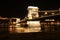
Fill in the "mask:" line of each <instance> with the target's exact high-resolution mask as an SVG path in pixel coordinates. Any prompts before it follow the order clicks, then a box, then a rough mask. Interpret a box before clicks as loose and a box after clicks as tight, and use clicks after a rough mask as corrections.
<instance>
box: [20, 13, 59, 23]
mask: <svg viewBox="0 0 60 40" xmlns="http://www.w3.org/2000/svg"><path fill="white" fill-rule="evenodd" d="M59 15H60V13H58V14H55V15H48V16H43V17H37V18H34V19H22V20H21V21H20V22H19V23H22V22H26V21H31V20H40V19H42V18H47V17H55V16H59Z"/></svg>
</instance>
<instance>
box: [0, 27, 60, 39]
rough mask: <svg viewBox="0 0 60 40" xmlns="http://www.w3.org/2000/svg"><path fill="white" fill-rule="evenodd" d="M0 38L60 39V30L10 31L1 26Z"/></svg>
mask: <svg viewBox="0 0 60 40" xmlns="http://www.w3.org/2000/svg"><path fill="white" fill-rule="evenodd" d="M0 40H60V32H37V33H9V32H8V31H7V30H2V29H1V28H0Z"/></svg>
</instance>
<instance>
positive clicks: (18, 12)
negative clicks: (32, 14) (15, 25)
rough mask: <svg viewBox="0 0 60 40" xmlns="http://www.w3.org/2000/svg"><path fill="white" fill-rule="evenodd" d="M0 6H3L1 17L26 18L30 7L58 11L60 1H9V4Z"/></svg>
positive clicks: (0, 3)
mask: <svg viewBox="0 0 60 40" xmlns="http://www.w3.org/2000/svg"><path fill="white" fill-rule="evenodd" d="M0 6H1V7H0V10H1V11H0V16H3V17H19V18H24V17H25V16H26V15H27V7H28V6H38V7H39V8H40V10H52V9H58V8H59V7H60V1H59V0H8V2H0ZM7 13H8V14H7ZM6 14H7V15H6Z"/></svg>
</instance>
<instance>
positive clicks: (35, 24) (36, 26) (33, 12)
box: [27, 6, 41, 32]
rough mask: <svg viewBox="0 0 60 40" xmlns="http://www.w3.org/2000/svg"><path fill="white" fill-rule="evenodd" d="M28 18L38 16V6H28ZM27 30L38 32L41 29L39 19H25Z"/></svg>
mask: <svg viewBox="0 0 60 40" xmlns="http://www.w3.org/2000/svg"><path fill="white" fill-rule="evenodd" d="M27 10H28V19H34V18H37V17H39V14H38V11H39V8H38V7H36V6H28V8H27ZM27 24H28V27H29V31H30V32H38V31H41V28H40V21H27Z"/></svg>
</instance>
